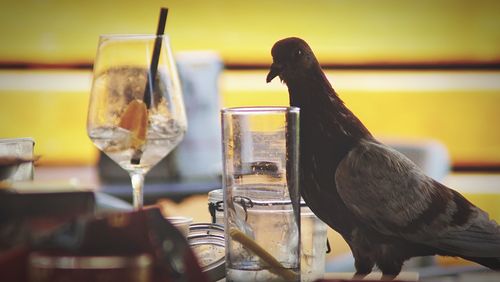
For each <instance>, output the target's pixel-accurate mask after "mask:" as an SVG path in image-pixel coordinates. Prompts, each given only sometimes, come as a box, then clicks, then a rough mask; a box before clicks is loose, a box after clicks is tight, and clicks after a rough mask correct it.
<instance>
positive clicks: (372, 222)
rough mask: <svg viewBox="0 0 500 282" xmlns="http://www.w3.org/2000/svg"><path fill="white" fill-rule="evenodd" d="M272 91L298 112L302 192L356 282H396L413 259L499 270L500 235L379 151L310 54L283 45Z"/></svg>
mask: <svg viewBox="0 0 500 282" xmlns="http://www.w3.org/2000/svg"><path fill="white" fill-rule="evenodd" d="M271 53H272V56H273V64H272V65H271V69H270V72H269V74H268V76H267V81H268V82H269V81H271V80H272V79H273V78H274V77H276V76H279V78H280V79H281V80H282V81H283V82H285V83H286V84H287V86H288V92H289V95H290V104H291V105H292V106H296V107H299V108H300V116H301V117H300V138H301V140H300V144H301V145H300V150H301V152H300V185H301V186H300V187H301V194H302V197H303V198H304V200H305V201H306V203H307V204H308V206H309V207H310V208H311V210H312V211H313V212H314V213H315V214H316V215H317V216H318V217H319V218H321V219H322V220H323V221H324V222H326V223H327V224H328V225H329V226H330V227H332V228H333V229H335V230H336V231H337V232H339V233H340V234H341V235H342V236H343V238H344V239H345V240H346V241H347V243H348V244H349V246H350V248H351V250H352V252H353V256H354V258H355V267H356V271H357V273H358V274H367V273H369V272H371V270H372V268H373V266H374V265H375V264H376V265H377V266H378V267H379V268H380V269H381V270H382V272H383V273H384V274H385V275H396V274H398V273H399V272H400V271H401V267H402V265H403V263H404V261H405V260H407V259H409V258H411V257H414V256H424V255H434V254H440V255H451V256H461V257H464V258H465V259H468V260H472V261H475V262H477V263H480V264H483V265H485V266H487V267H490V268H492V269H499V268H500V227H499V226H498V225H497V224H496V223H495V222H493V221H491V220H490V219H489V217H488V215H487V214H486V213H485V212H484V211H481V210H480V209H479V208H477V207H475V206H474V205H473V204H471V203H470V202H469V201H467V200H466V199H465V198H464V197H462V196H461V195H460V194H459V193H457V192H456V191H454V190H451V189H449V188H447V187H446V186H444V185H443V184H441V183H438V182H437V181H435V180H433V179H431V178H429V177H428V176H426V175H425V174H424V173H423V172H422V171H421V170H420V169H419V168H418V167H417V166H416V165H415V164H414V163H412V162H411V161H410V160H409V159H408V158H406V157H405V156H403V155H402V154H400V153H398V152H397V151H395V150H393V149H391V148H389V147H387V146H385V145H383V144H381V143H380V142H378V141H377V140H376V139H375V138H374V137H373V136H372V134H371V133H370V132H369V131H368V129H367V128H366V127H365V126H364V125H363V124H362V123H361V121H360V120H359V119H358V118H357V117H356V116H355V115H354V114H353V113H352V112H351V111H350V110H349V109H348V108H347V107H346V106H345V105H344V103H343V102H342V100H341V99H340V98H339V96H338V95H337V93H336V92H335V91H334V90H333V88H332V86H331V84H330V82H329V81H328V80H327V78H326V76H325V74H324V73H323V71H322V69H321V67H320V65H319V63H318V61H317V59H316V57H315V56H314V54H313V52H312V50H311V48H310V47H309V46H308V45H307V43H306V42H305V41H303V40H302V39H299V38H293V37H292V38H286V39H283V40H280V41H278V42H277V43H276V44H275V45H274V46H273V48H272V50H271Z"/></svg>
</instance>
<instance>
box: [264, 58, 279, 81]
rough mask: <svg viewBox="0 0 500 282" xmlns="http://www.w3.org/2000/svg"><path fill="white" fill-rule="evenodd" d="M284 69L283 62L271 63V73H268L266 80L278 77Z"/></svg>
mask: <svg viewBox="0 0 500 282" xmlns="http://www.w3.org/2000/svg"><path fill="white" fill-rule="evenodd" d="M282 70H283V66H282V65H281V64H277V63H273V64H272V65H271V69H270V70H269V73H268V74H267V78H266V82H267V83H269V82H271V80H273V78H275V77H277V76H278V75H279V74H280V73H281V71H282Z"/></svg>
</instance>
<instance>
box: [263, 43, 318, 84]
mask: <svg viewBox="0 0 500 282" xmlns="http://www.w3.org/2000/svg"><path fill="white" fill-rule="evenodd" d="M271 55H272V56H273V63H272V65H271V69H270V71H269V74H268V75H267V78H266V81H267V82H271V80H273V78H275V77H276V76H279V78H280V79H281V81H284V82H285V83H287V84H288V82H289V81H292V80H294V79H298V78H300V76H302V75H304V74H305V73H306V72H307V70H308V69H311V68H313V67H315V66H318V61H317V59H316V57H315V56H314V53H313V52H312V50H311V48H310V47H309V45H307V43H306V42H305V41H304V40H302V39H300V38H297V37H289V38H285V39H282V40H280V41H278V42H276V43H275V44H274V46H273V48H272V50H271Z"/></svg>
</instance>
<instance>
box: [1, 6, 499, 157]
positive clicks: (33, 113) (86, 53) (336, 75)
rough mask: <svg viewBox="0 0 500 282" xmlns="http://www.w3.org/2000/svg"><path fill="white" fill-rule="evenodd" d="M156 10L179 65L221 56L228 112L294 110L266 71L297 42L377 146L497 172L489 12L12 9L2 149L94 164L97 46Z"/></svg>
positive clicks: (4, 31)
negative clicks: (388, 140)
mask: <svg viewBox="0 0 500 282" xmlns="http://www.w3.org/2000/svg"><path fill="white" fill-rule="evenodd" d="M161 6H168V7H169V9H170V10H169V17H168V21H167V28H166V31H167V33H168V34H169V35H170V37H171V42H172V47H173V50H174V52H176V51H186V50H208V49H209V50H215V51H216V52H218V53H219V54H220V55H221V57H222V59H223V61H224V63H225V65H226V66H227V67H228V68H227V69H226V70H225V71H224V72H223V74H222V76H221V80H220V87H221V88H220V90H221V104H222V105H223V106H225V107H227V106H241V105H264V104H267V105H285V104H287V103H288V96H287V90H286V86H285V85H282V84H280V83H279V82H278V81H273V82H272V83H271V84H266V83H265V81H264V80H265V75H266V71H265V67H267V66H268V65H269V64H270V62H271V56H270V49H271V47H272V45H273V43H274V42H275V41H277V40H279V39H281V38H283V37H287V36H299V37H302V38H304V39H305V40H306V41H308V42H309V44H310V45H311V47H312V48H313V50H314V51H315V53H316V54H317V56H318V58H319V60H320V62H321V63H322V64H323V65H325V66H329V67H332V68H333V69H329V70H328V72H327V73H328V75H329V78H330V80H331V81H332V84H333V86H334V87H335V88H336V90H337V91H338V92H339V93H340V95H341V97H342V98H343V99H344V100H345V102H346V103H347V105H348V106H349V107H350V108H351V109H352V110H353V111H354V112H355V113H356V114H357V115H358V116H359V117H360V118H361V120H362V121H363V122H364V123H365V124H366V125H367V126H368V127H369V128H370V129H371V130H372V132H373V133H375V134H376V135H379V136H389V137H394V136H396V137H408V138H431V139H437V140H439V141H441V142H443V143H444V144H445V145H446V146H447V148H448V150H449V151H450V154H451V158H452V161H453V164H454V165H456V166H479V167H487V166H496V167H498V166H500V130H498V129H497V128H498V126H497V125H496V123H497V122H498V121H499V120H500V111H499V110H498V109H497V108H499V106H500V20H499V16H498V15H500V2H499V1H493V0H489V1H487V0H482V1H451V0H445V1H432V0H424V1H399V0H379V1H369V0H351V1H333V0H327V1H319V0H315V1H284V0H277V1H262V0H259V1H221V0H217V1H202V0H187V1H186V0H185V1H181V0H172V1H154V0H146V1H129V0H124V1H109V0H103V1H96V0H91V1H62V0H61V1H55V0H52V1H51V0H45V1H42V0H36V1H35V0H33V1H26V0H23V1H11V0H8V1H5V0H4V1H2V2H1V3H0V35H1V38H2V43H1V44H0V67H1V69H0V120H1V121H2V122H1V123H0V137H2V138H4V137H20V136H32V137H34V139H35V140H36V153H37V154H39V155H42V158H41V164H42V165H43V164H45V165H68V164H70V165H88V164H94V163H95V162H96V160H97V156H98V153H97V150H96V149H95V148H94V146H93V145H92V144H91V142H90V141H89V140H88V137H87V135H86V130H85V127H86V124H85V122H86V114H87V103H88V102H87V100H88V95H89V92H90V82H91V78H92V72H91V68H90V67H91V65H92V62H93V59H94V56H95V52H96V47H97V41H98V36H99V34H110V33H154V32H155V30H156V24H157V18H158V13H159V8H160V7H161Z"/></svg>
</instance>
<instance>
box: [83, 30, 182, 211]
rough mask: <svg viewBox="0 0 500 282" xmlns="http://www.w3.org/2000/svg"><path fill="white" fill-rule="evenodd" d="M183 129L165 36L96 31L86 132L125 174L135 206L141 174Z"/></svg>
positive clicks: (140, 197)
mask: <svg viewBox="0 0 500 282" xmlns="http://www.w3.org/2000/svg"><path fill="white" fill-rule="evenodd" d="M186 130H187V120H186V114H185V109H184V102H183V100H182V93H181V87H180V82H179V77H178V73H177V69H176V65H175V61H174V59H173V56H172V51H171V49H170V43H169V40H168V36H167V35H102V36H100V38H99V44H98V49H97V55H96V58H95V62H94V76H93V82H92V90H91V94H90V103H89V111H88V117H87V133H88V135H89V137H90V139H91V140H92V141H93V142H94V144H95V145H96V146H97V147H98V148H99V150H101V151H103V152H104V153H105V154H106V155H108V156H109V157H110V158H111V159H112V160H113V161H115V162H116V163H118V164H119V165H120V166H121V167H122V168H123V169H125V170H126V171H127V172H128V173H129V174H130V177H131V181H132V188H133V204H134V208H135V209H140V208H141V207H142V205H143V191H142V190H143V186H144V177H145V175H146V173H147V172H148V171H149V170H150V169H151V168H152V167H153V166H154V165H156V164H157V163H158V162H159V161H160V160H161V159H163V158H164V157H165V156H166V155H167V154H168V153H170V152H171V151H172V149H174V148H175V147H176V146H177V145H178V144H179V143H180V141H181V140H182V138H183V136H184V133H185V132H186Z"/></svg>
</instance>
